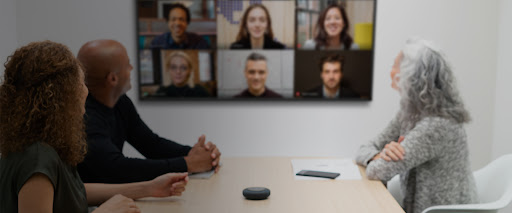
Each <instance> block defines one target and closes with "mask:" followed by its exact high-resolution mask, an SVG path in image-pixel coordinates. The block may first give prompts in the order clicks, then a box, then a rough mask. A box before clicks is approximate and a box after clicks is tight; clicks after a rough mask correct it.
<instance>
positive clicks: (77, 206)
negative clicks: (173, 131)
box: [0, 142, 87, 213]
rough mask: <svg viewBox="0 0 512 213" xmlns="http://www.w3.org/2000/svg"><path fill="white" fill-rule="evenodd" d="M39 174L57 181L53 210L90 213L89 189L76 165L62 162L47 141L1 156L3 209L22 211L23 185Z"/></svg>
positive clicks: (0, 205)
mask: <svg viewBox="0 0 512 213" xmlns="http://www.w3.org/2000/svg"><path fill="white" fill-rule="evenodd" d="M36 173H41V174H44V175H46V176H47V177H48V179H50V181H51V182H52V184H53V190H54V195H53V212H84V213H86V212H87V198H86V195H85V188H84V184H83V183H82V180H81V179H80V176H78V173H77V172H76V168H75V167H73V166H70V165H68V164H66V163H65V162H64V161H62V160H61V159H60V157H59V155H58V154H57V152H56V151H55V150H54V149H53V148H52V147H51V146H49V145H47V144H45V143H39V142H38V143H34V144H32V145H30V146H29V147H28V148H27V149H25V150H24V151H23V152H19V153H11V154H9V156H7V157H4V156H2V157H1V158H0V193H1V198H0V212H2V213H10V212H13V213H14V212H16V213H17V212H18V194H19V192H20V190H21V187H23V185H24V184H25V182H27V180H28V179H30V177H31V176H32V175H34V174H36Z"/></svg>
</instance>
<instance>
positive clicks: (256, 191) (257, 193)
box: [242, 187, 270, 200]
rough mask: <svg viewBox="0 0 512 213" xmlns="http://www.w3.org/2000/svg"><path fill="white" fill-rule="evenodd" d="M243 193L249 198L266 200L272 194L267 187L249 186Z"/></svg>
mask: <svg viewBox="0 0 512 213" xmlns="http://www.w3.org/2000/svg"><path fill="white" fill-rule="evenodd" d="M242 194H243V195H244V197H245V198H246V199H247V200H264V199H267V197H268V196H270V190H269V189H267V188H265V187H249V188H245V189H244V191H243V192H242Z"/></svg>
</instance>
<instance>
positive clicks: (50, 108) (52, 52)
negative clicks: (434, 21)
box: [0, 41, 188, 213]
mask: <svg viewBox="0 0 512 213" xmlns="http://www.w3.org/2000/svg"><path fill="white" fill-rule="evenodd" d="M87 93H88V91H87V87H86V86H85V84H84V73H83V71H82V69H81V65H80V63H79V62H78V60H77V59H76V58H75V57H74V56H73V54H72V53H71V52H70V51H69V49H68V48H67V47H66V46H64V45H62V44H58V43H55V42H51V41H43V42H33V43H30V44H28V45H26V46H24V47H21V48H19V49H18V50H16V51H15V52H14V54H13V55H12V56H10V57H9V58H8V61H7V63H5V72H4V79H3V82H2V85H1V86H0V152H1V153H2V155H1V158H0V174H2V175H1V176H0V191H1V192H2V199H0V212H35V211H36V210H37V212H87V208H88V204H89V205H99V204H101V205H100V206H99V207H98V208H97V209H96V210H95V212H98V213H99V212H140V210H139V209H138V208H137V206H135V203H134V202H133V200H132V199H137V198H141V197H148V196H153V197H163V196H171V195H180V194H181V192H183V191H184V189H185V185H186V183H187V181H188V177H187V174H186V173H185V174H165V175H162V176H160V177H157V178H155V179H154V180H151V181H147V182H139V183H131V184H117V185H109V184H85V185H84V184H83V183H82V181H81V180H80V177H79V176H78V173H77V172H76V165H77V164H78V163H79V162H81V161H82V160H83V158H84V155H85V153H86V150H87V147H86V142H85V133H84V124H83V114H84V112H85V109H84V106H85V100H86V97H87ZM86 192H87V193H86ZM116 194H117V195H116Z"/></svg>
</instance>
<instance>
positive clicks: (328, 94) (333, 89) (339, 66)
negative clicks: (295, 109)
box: [303, 54, 360, 99]
mask: <svg viewBox="0 0 512 213" xmlns="http://www.w3.org/2000/svg"><path fill="white" fill-rule="evenodd" d="M343 62H344V58H343V56H341V55H339V54H334V55H327V56H324V57H323V58H321V59H320V78H321V79H322V85H320V86H317V87H315V88H313V89H311V90H309V91H308V92H307V93H306V94H303V95H305V96H304V97H316V98H326V99H336V98H360V96H359V95H358V94H357V93H356V92H354V91H353V90H352V89H350V88H349V87H347V86H345V85H343V83H342V79H343Z"/></svg>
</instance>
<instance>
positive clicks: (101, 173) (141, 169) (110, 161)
mask: <svg viewBox="0 0 512 213" xmlns="http://www.w3.org/2000/svg"><path fill="white" fill-rule="evenodd" d="M87 141H88V149H89V151H88V154H87V155H86V157H85V159H84V161H83V162H82V163H81V164H79V165H78V171H79V173H80V176H81V178H82V180H83V181H84V182H85V183H130V182H139V181H146V180H151V179H153V178H155V177H157V176H159V175H162V174H165V173H168V172H186V171H187V166H186V162H185V160H184V159H183V157H177V158H168V159H139V158H129V157H126V156H124V155H123V153H122V150H120V149H119V148H118V147H116V146H115V145H114V144H113V143H112V141H111V138H110V136H109V135H108V134H101V133H95V134H89V135H88V138H87Z"/></svg>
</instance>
